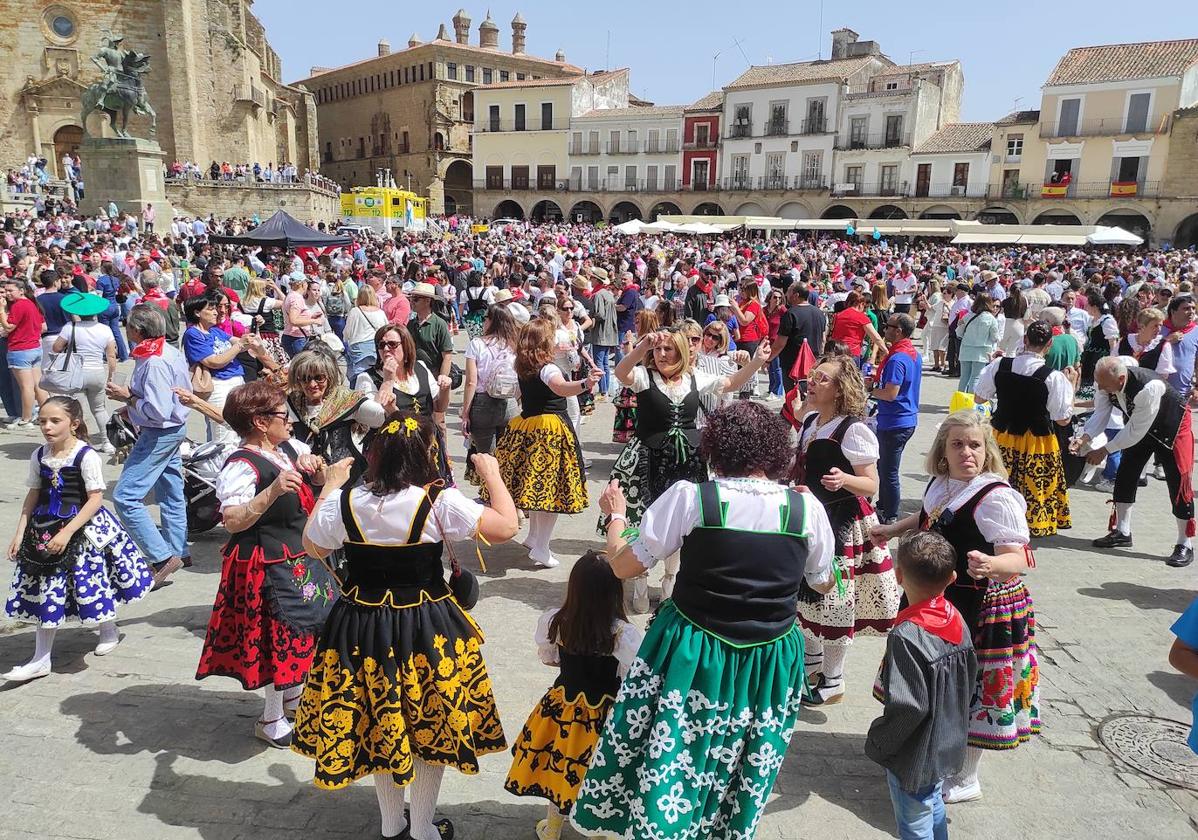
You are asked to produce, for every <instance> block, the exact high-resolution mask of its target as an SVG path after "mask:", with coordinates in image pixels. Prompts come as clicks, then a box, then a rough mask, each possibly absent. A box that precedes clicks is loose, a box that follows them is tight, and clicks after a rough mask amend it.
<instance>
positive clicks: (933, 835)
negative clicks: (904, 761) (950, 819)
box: [886, 770, 948, 840]
mask: <svg viewBox="0 0 1198 840" xmlns="http://www.w3.org/2000/svg"><path fill="white" fill-rule="evenodd" d="M886 781H887V783H888V784H889V785H890V803H891V804H892V805H893V806H894V820H895V822H897V823H898V834H899V840H948V823H947V822H946V821H945V819H944V799H943V798H942V797H941V795H940V788H941V785H943V784H944V783H943V782H936V784H934V785H929V786H928V787H926V788H924V789H923V790H920V791H916V792H915V793H908V792H907V791H905V790H903V789H902V787H901V786H900V785H899V780H898V776H896V775H894V774H893V773H891V772H890V771H889V770H887V771H886Z"/></svg>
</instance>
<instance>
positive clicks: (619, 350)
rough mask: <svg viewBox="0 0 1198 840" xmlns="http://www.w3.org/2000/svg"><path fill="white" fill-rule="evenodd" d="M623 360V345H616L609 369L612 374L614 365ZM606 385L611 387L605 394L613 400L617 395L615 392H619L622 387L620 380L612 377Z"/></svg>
mask: <svg viewBox="0 0 1198 840" xmlns="http://www.w3.org/2000/svg"><path fill="white" fill-rule="evenodd" d="M623 358H624V345H623V344H617V345H616V350H615V357H614V358H613V359H612V366H611V369H612V371H613V372H614V371H615V369H616V365H618V364H619V363H620V361H621V360H622V359H623ZM608 384H609V385H611V389H610V390H609V391H608V392H607V395H608V396H609V397H611V398H612V399H615V397H616V393H617V392H618V391H619V390H620V388H621V387H622V386H621V385H620V380H618V379H616V377H615V376H614V375H613V376H612V377H611V378H610V380H609V382H608Z"/></svg>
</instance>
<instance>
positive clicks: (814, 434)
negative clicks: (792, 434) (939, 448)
mask: <svg viewBox="0 0 1198 840" xmlns="http://www.w3.org/2000/svg"><path fill="white" fill-rule="evenodd" d="M839 419H840V417H838V416H833V417H832V419H831V420H829V421H827V422H826V423H821V422H819V415H818V414H817V415H816V418H815V425H814V426H812V429H811V436H810V437H808V438H806V439H805V440H804V441H803V454H804V455H806V454H807V450H808V449H810V448H811V444H813V443H815V441H817V440H818V439H819V433H820V432H822V431H823V430H824V429H826V428H828V427H829V426H831V425H832V424H833V423H835V422H836V421H837V420H839Z"/></svg>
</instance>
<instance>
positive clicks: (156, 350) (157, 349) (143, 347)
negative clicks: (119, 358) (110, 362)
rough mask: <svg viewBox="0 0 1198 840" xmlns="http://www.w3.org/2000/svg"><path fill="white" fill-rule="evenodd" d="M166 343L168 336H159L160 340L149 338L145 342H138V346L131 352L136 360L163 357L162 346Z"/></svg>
mask: <svg viewBox="0 0 1198 840" xmlns="http://www.w3.org/2000/svg"><path fill="white" fill-rule="evenodd" d="M165 343H166V336H162V335H160V336H158V338H147V339H145V340H144V341H140V342H138V344H137V346H136V347H134V348H133V349H132V350H130V351H129V355H131V356H132V357H133V358H135V359H148V358H149V357H150V356H161V355H162V345H163V344H165Z"/></svg>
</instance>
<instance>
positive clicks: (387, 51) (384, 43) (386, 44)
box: [379, 38, 391, 55]
mask: <svg viewBox="0 0 1198 840" xmlns="http://www.w3.org/2000/svg"><path fill="white" fill-rule="evenodd" d="M379 55H391V42H390V41H388V40H387V39H386V38H379Z"/></svg>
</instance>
